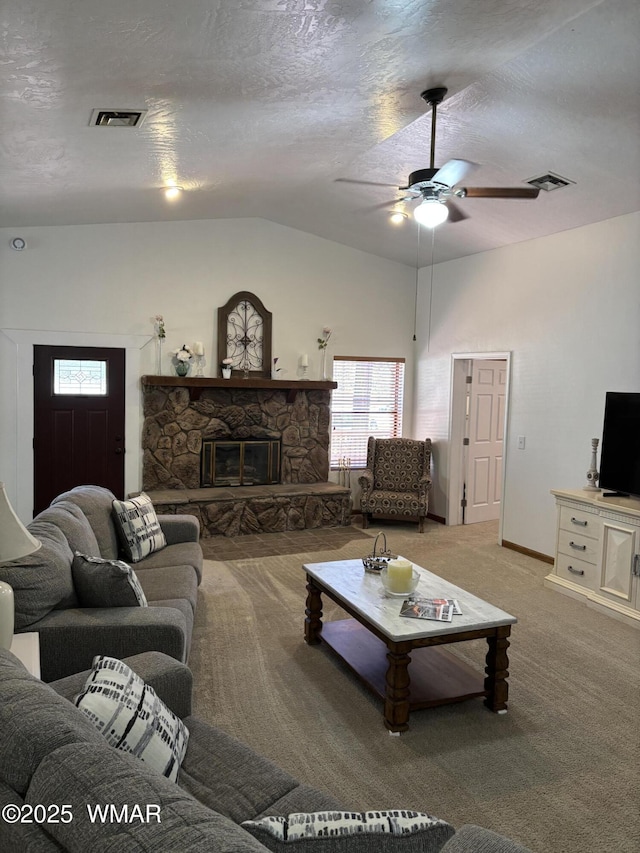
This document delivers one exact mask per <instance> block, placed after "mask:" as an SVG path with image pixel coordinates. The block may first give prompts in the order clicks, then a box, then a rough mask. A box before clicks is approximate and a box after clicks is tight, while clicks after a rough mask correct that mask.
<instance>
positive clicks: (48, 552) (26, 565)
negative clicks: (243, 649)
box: [0, 486, 202, 681]
mask: <svg viewBox="0 0 640 853" xmlns="http://www.w3.org/2000/svg"><path fill="white" fill-rule="evenodd" d="M113 499H114V495H113V494H112V493H111V492H110V491H109V490H108V489H104V488H102V487H100V486H78V487H76V488H75V489H72V490H71V491H68V492H65V493H64V494H61V495H59V496H58V497H57V498H55V499H54V500H53V501H52V503H51V506H49V507H48V508H47V509H45V510H44V511H43V512H41V513H40V514H39V515H38V516H36V518H34V520H33V521H32V522H31V524H29V525H28V529H29V531H30V532H31V533H32V534H33V535H34V536H35V537H36V538H37V539H39V540H40V541H41V542H42V548H41V549H40V550H39V551H37V552H36V553H35V554H32V555H30V556H28V557H25V558H23V559H22V560H20V561H14V562H13V563H9V564H7V565H4V566H0V580H4V581H6V582H7V583H9V584H10V585H11V586H12V587H13V590H14V597H15V631H16V633H21V632H24V631H37V632H38V633H39V634H40V659H41V673H42V678H43V680H44V681H53V680H54V679H57V678H63V677H64V676H66V675H70V674H72V673H76V672H81V671H82V670H85V669H88V668H89V667H90V666H91V662H92V660H93V658H94V657H95V655H98V654H102V655H109V656H111V657H115V658H123V657H127V656H130V655H135V654H139V653H141V652H146V651H161V652H164V653H166V654H168V655H170V656H171V657H174V658H176V659H177V660H179V661H183V662H186V661H187V659H188V654H189V647H190V644H191V633H192V629H193V620H194V614H195V609H196V603H197V596H198V585H199V583H200V580H201V578H202V548H201V547H200V544H199V536H200V527H199V523H198V521H197V519H196V518H194V517H193V516H190V515H171V516H169V515H161V516H158V518H159V521H160V524H161V527H162V531H163V533H164V535H165V538H166V540H167V545H166V547H164V548H162V549H161V550H159V551H156V552H154V553H151V554H149V556H147V557H145V558H144V559H143V560H141V561H140V562H137V563H135V564H133V569H134V571H135V573H136V575H137V577H138V579H139V581H140V585H141V586H142V589H143V590H144V593H145V596H146V598H147V601H148V604H149V606H148V607H80V606H79V602H78V596H77V594H76V590H75V588H74V583H73V577H72V570H71V565H72V561H73V556H74V553H75V552H76V551H78V552H80V553H82V554H87V555H89V556H91V557H102V558H104V559H109V560H111V559H118V558H120V559H125V560H126V558H124V557H122V556H121V553H120V543H119V540H118V536H117V533H116V528H115V526H114V522H113V514H112V501H113Z"/></svg>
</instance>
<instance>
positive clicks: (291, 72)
mask: <svg viewBox="0 0 640 853" xmlns="http://www.w3.org/2000/svg"><path fill="white" fill-rule="evenodd" d="M0 26H1V27H2V45H3V48H2V59H1V60H0V226H9V227H11V228H18V227H19V226H29V225H64V224H81V223H82V224H87V223H105V222H153V221H167V220H177V219H181V220H189V219H215V218H230V217H255V216H257V217H264V218H266V219H270V220H273V221H274V222H278V223H281V224H283V225H287V226H291V227H293V228H297V229H300V230H303V231H306V232H309V233H312V234H316V235H318V236H320V237H325V238H327V239H330V240H334V241H337V242H340V243H344V244H346V245H348V246H352V247H355V248H357V249H362V250H364V251H367V252H372V253H374V254H377V255H381V256H383V257H386V258H390V259H393V260H398V261H402V262H404V263H407V264H410V265H412V266H415V264H416V262H418V263H419V264H420V265H424V264H425V263H430V261H431V257H432V252H433V257H434V259H435V261H436V262H437V261H442V260H448V259H451V258H456V257H462V256H465V255H469V254H473V253H475V252H480V251H484V250H487V249H491V248H495V247H499V246H505V245H508V244H510V243H514V242H519V241H522V240H528V239H531V238H534V237H539V236H543V235H547V234H551V233H555V232H558V231H563V230H566V229H569V228H575V227H578V226H581V225H584V224H587V223H590V222H596V221H599V220H603V219H607V218H610V217H614V216H618V215H621V214H625V213H628V212H631V211H634V210H638V209H640V182H639V179H638V176H639V175H640V141H639V140H640V134H639V131H640V102H639V95H638V93H639V89H640V87H639V84H640V53H639V51H638V39H639V36H640V3H638V2H637V0H602V2H593V0H562V2H558V0H342V1H341V2H340V0H179V2H158V0H108V2H105V0H5V2H4V3H3V6H2V11H1V12H0ZM433 86H445V87H447V88H448V95H447V97H446V99H445V101H444V102H443V104H442V105H441V106H440V107H439V108H438V116H437V134H436V166H439V165H443V164H444V162H445V161H447V160H449V159H450V158H460V159H465V160H469V161H472V162H474V163H476V164H479V167H478V168H477V169H476V171H475V172H474V173H473V175H472V176H471V177H470V178H469V179H468V181H467V183H468V184H469V185H470V186H471V185H479V186H500V187H503V186H527V184H526V183H525V182H526V181H527V180H528V179H530V178H533V177H537V176H539V175H543V174H546V173H549V172H552V173H555V174H558V175H560V176H563V177H565V178H567V179H569V180H570V181H571V182H573V183H570V184H569V186H568V187H566V188H563V189H558V190H554V191H552V192H544V191H542V192H541V193H540V195H539V197H538V198H537V199H536V200H535V201H522V200H503V199H496V200H494V199H470V198H466V199H463V200H461V201H459V202H457V204H458V206H459V207H460V208H463V209H464V212H465V213H466V214H468V218H467V219H465V220H464V221H461V222H456V223H452V222H447V223H445V224H443V225H441V226H438V227H437V228H436V229H435V230H434V231H430V230H425V229H422V231H421V232H420V246H418V239H417V234H418V226H417V224H416V223H415V222H414V221H413V219H412V218H409V219H407V220H406V222H405V223H404V224H403V225H400V226H393V225H391V224H390V222H389V218H388V210H390V209H391V208H392V207H393V206H394V201H395V199H396V198H399V197H400V196H401V195H402V193H400V192H397V191H396V190H395V189H394V188H393V187H383V186H374V185H370V184H351V183H347V182H344V181H340V180H337V179H340V178H347V179H352V180H362V181H369V182H371V183H372V184H375V183H377V182H379V183H383V184H384V183H389V184H393V185H396V186H402V185H404V184H405V181H406V178H407V176H408V174H409V173H410V172H412V171H414V170H416V169H420V168H425V167H427V166H429V153H430V152H429V149H430V140H431V116H430V110H429V107H428V106H427V104H425V102H424V101H423V100H422V99H421V97H420V93H421V92H422V91H423V90H424V89H427V88H429V87H433ZM94 109H106V110H113V111H120V110H131V109H139V110H140V109H141V110H146V111H147V113H146V117H145V119H144V121H143V122H142V124H141V125H140V126H139V127H136V128H125V127H113V126H107V127H91V126H90V118H91V114H92V111H93V110H94ZM171 183H175V184H178V185H180V186H182V187H183V188H184V192H183V193H182V194H181V196H180V197H179V199H178V200H176V201H174V202H169V201H167V199H166V198H165V197H164V194H163V192H162V188H163V187H165V186H166V185H168V184H171ZM385 203H387V204H385ZM380 205H384V206H383V207H380ZM412 207H413V205H412V204H408V205H407V210H408V211H409V212H411V208H412ZM418 248H420V254H419V255H418Z"/></svg>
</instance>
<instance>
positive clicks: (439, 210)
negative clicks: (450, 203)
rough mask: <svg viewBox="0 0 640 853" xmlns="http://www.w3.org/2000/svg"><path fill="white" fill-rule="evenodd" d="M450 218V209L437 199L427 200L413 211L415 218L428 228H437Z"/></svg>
mask: <svg viewBox="0 0 640 853" xmlns="http://www.w3.org/2000/svg"><path fill="white" fill-rule="evenodd" d="M448 217H449V209H448V207H447V206H446V204H443V203H442V202H441V201H438V200H437V199H431V198H425V200H424V201H423V202H422V203H421V204H419V205H418V206H417V207H416V209H415V210H414V211H413V218H414V219H415V220H416V222H418V223H419V224H420V225H424V226H425V227H426V228H435V227H436V225H441V224H442V223H443V222H444V221H445V220H446V219H447V218H448Z"/></svg>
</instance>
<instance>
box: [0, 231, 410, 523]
mask: <svg viewBox="0 0 640 853" xmlns="http://www.w3.org/2000/svg"><path fill="white" fill-rule="evenodd" d="M17 235H20V236H22V237H24V238H25V239H26V240H27V249H26V250H24V251H22V252H16V251H13V250H11V249H10V248H9V241H10V239H11V238H12V237H14V236H17ZM239 290H249V291H251V292H253V293H255V294H256V295H257V296H258V297H259V298H260V299H261V300H262V301H263V303H264V304H265V306H266V307H267V308H268V309H269V310H270V311H272V312H273V354H274V356H278V357H279V362H278V364H279V366H281V367H282V368H283V370H284V371H286V373H284V374H283V378H285V377H286V378H295V377H297V376H298V373H297V364H298V358H299V356H300V354H301V353H303V352H306V353H308V354H309V362H310V367H309V374H308V375H309V378H312V379H318V378H320V375H319V371H320V358H319V352H318V349H317V344H316V339H317V338H318V336H319V335H320V333H321V330H322V327H323V326H330V327H331V328H332V330H333V334H332V337H331V340H330V342H329V349H328V352H329V355H330V356H331V355H334V354H335V355H392V356H404V357H405V358H406V359H407V377H408V380H407V389H406V407H407V411H408V412H411V410H412V387H411V376H412V373H413V356H414V347H415V344H413V342H412V336H413V314H414V302H415V270H412V269H411V268H409V267H406V266H404V265H402V264H397V263H394V262H392V261H385V260H383V259H381V258H378V257H374V256H372V255H367V254H366V253H364V252H359V251H356V250H355V249H349V248H348V247H346V246H342V245H339V244H337V243H332V242H330V241H327V240H323V239H320V238H318V237H314V236H312V235H309V234H305V233H303V232H300V231H296V230H294V229H291V228H286V227H283V226H280V225H277V224H274V223H271V222H267V221H265V220H260V219H244V220H211V221H192V222H173V223H136V224H125V225H85V226H68V227H50V228H12V229H8V228H5V229H0V329H2V330H3V334H0V391H1V393H2V401H3V406H2V408H1V411H0V479H2V480H4V481H5V482H6V483H7V491H8V493H9V496H10V499H11V500H12V502H13V503H14V506H15V507H16V510H17V511H18V513H19V514H20V516H21V518H23V519H24V520H28V519H29V518H30V517H31V507H32V495H33V485H32V484H33V469H32V450H31V439H32V436H33V401H32V398H33V387H32V382H31V376H30V370H31V359H32V345H33V344H34V343H65V342H68V343H71V344H79V343H80V342H81V341H82V344H83V345H87V342H88V341H92V340H93V341H95V345H100V346H126V347H127V366H128V376H127V424H128V437H127V440H128V444H127V469H126V484H125V487H126V490H127V491H131V490H134V489H137V488H139V487H140V467H141V459H140V456H141V454H140V421H139V418H140V412H139V400H140V394H139V382H138V378H139V376H140V375H141V374H144V373H155V358H154V344H153V342H152V340H151V335H152V331H153V325H152V322H151V318H152V317H153V316H154V315H155V314H163V315H164V319H165V324H166V330H167V338H166V342H165V353H167V352H168V351H169V350H171V349H174V348H177V347H178V346H180V344H182V343H183V342H186V343H191V342H193V341H195V340H199V341H203V342H204V346H205V351H206V354H207V357H208V359H209V363H208V365H207V367H206V368H205V374H206V375H216V363H215V347H216V328H217V326H216V318H217V315H216V309H217V308H218V307H219V306H221V305H223V304H224V303H225V302H226V301H227V299H228V298H229V297H230V296H231V295H232V294H233V293H236V292H237V291H239ZM15 330H18V331H15ZM109 341H111V343H109ZM169 369H170V367H169V358H168V357H166V358H165V370H164V372H165V373H168V372H169ZM410 429H411V420H410V418H407V423H406V425H405V433H406V434H407V435H408V434H409V433H410Z"/></svg>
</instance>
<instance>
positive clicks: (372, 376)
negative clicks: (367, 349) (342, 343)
mask: <svg viewBox="0 0 640 853" xmlns="http://www.w3.org/2000/svg"><path fill="white" fill-rule="evenodd" d="M333 379H334V381H335V382H337V383H338V387H337V388H336V389H335V390H334V391H333V394H332V397H331V467H332V468H338V467H339V466H340V462H341V460H349V461H350V467H351V468H364V467H365V465H366V462H367V439H368V438H369V436H370V435H373V436H375V437H376V438H393V437H395V436H401V435H402V398H403V389H404V359H403V358H364V357H361V358H349V357H346V356H334V358H333Z"/></svg>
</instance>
